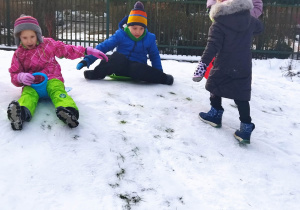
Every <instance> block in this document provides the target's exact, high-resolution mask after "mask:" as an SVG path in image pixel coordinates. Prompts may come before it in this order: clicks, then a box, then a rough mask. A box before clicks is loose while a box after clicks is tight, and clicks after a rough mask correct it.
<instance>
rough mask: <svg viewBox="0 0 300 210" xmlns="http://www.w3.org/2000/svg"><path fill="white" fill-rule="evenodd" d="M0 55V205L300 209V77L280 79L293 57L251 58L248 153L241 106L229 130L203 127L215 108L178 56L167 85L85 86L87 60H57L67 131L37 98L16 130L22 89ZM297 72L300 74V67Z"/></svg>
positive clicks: (228, 111) (228, 114)
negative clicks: (241, 140)
mask: <svg viewBox="0 0 300 210" xmlns="http://www.w3.org/2000/svg"><path fill="white" fill-rule="evenodd" d="M0 54H1V56H0V63H1V64H2V65H1V70H2V71H0V89H1V90H2V91H1V97H0V108H1V115H0V125H1V126H0V132H1V135H2V137H1V140H0V159H1V162H0V206H1V209H10V210H19V209H22V210H27V209H28V210H32V209H47V210H62V209H66V210H82V209H89V210H100V209H101V210H102V209H105V210H110V209H112V210H115V209H116V210H118V209H133V210H134V209H142V210H153V209H159V210H165V209H166V210H167V209H170V210H171V209H172V210H175V209H177V210H187V209H188V210H199V209H230V210H232V209H272V210H276V209H278V210H282V209H289V210H293V209H295V210H296V209H298V208H299V203H300V183H299V176H300V143H299V142H300V141H299V136H300V129H299V128H300V119H299V114H300V112H299V110H300V107H299V104H300V99H299V90H300V80H299V78H298V77H293V79H292V80H291V79H289V78H286V77H283V76H282V74H283V72H282V71H281V70H280V67H286V66H287V65H288V63H289V61H288V60H279V59H270V60H262V61H261V60H253V86H252V90H253V91H252V100H251V102H250V104H251V115H252V118H253V122H254V123H255V124H256V129H255V130H254V132H253V134H252V137H251V144H250V145H247V146H241V145H239V144H238V142H237V141H236V140H235V139H234V137H233V133H234V131H235V130H236V129H238V128H239V119H238V111H237V108H236V107H235V105H234V102H233V101H232V100H229V99H224V100H223V107H224V108H225V112H224V115H223V126H222V128H220V129H216V128H213V127H211V126H210V125H208V124H205V123H203V122H201V121H200V120H199V119H198V113H199V112H200V111H208V110H209V109H210V104H209V93H208V92H207V91H206V90H205V88H204V86H205V81H204V80H203V81H201V82H200V83H194V82H193V81H192V79H191V77H192V74H193V71H194V69H195V66H196V64H195V63H188V62H178V61H175V60H164V61H163V62H162V64H163V68H164V71H165V72H166V73H169V74H172V75H173V76H174V78H175V82H174V85H173V86H166V85H158V84H146V83H138V82H130V81H129V82H128V81H113V80H110V79H109V78H106V79H105V80H101V81H87V80H85V79H84V77H83V71H77V70H75V66H76V64H77V62H79V61H80V59H78V60H75V61H71V60H66V59H61V60H59V63H60V64H61V66H62V69H63V76H64V78H65V80H66V83H65V84H66V86H69V87H72V88H73V90H72V91H71V92H70V95H71V96H72V97H73V99H74V100H75V101H76V103H77V105H78V107H79V110H80V119H79V122H80V125H79V127H77V128H75V129H70V128H68V127H67V126H66V125H64V124H63V123H62V122H61V121H60V120H59V119H58V118H57V117H56V115H55V112H54V107H53V105H52V103H51V102H50V101H41V102H40V103H39V105H38V107H37V109H36V113H35V116H34V117H33V119H32V121H31V122H29V123H25V124H24V127H23V130H22V131H13V130H12V129H11V127H10V123H9V121H8V119H7V114H6V110H7V106H8V104H9V103H10V101H12V100H14V99H18V98H19V97H20V91H21V89H20V88H17V87H14V86H13V85H12V84H11V83H10V76H9V73H8V68H9V67H10V62H11V58H12V54H13V52H12V51H10V52H7V51H0ZM96 63H97V62H96ZM94 66H95V64H94ZM92 68H93V67H92ZM293 68H295V70H296V71H300V63H299V61H293Z"/></svg>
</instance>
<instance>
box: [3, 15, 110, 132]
mask: <svg viewBox="0 0 300 210" xmlns="http://www.w3.org/2000/svg"><path fill="white" fill-rule="evenodd" d="M14 37H15V42H16V44H17V46H18V49H17V50H16V51H15V53H14V55H13V58H12V63H11V67H10V68H9V72H10V76H11V82H12V83H13V84H14V85H15V86H17V87H23V89H22V94H21V98H20V99H19V100H17V101H16V100H14V101H12V102H11V103H10V104H9V106H8V110H7V115H8V119H9V120H10V121H11V126H12V129H13V130H21V129H22V126H23V122H24V121H30V120H31V117H32V116H33V115H34V111H35V108H36V106H37V103H38V100H39V98H40V96H39V94H38V93H37V92H36V90H35V89H34V88H33V87H31V85H32V84H33V83H40V82H42V81H43V80H44V77H42V76H36V77H35V76H33V75H32V74H33V73H36V72H41V73H44V74H46V75H47V77H48V79H49V80H48V82H47V86H46V91H47V94H48V96H49V98H50V99H51V100H52V102H53V104H54V106H55V111H56V115H57V117H58V118H59V119H60V120H62V121H63V122H64V123H66V124H67V125H68V126H69V127H71V128H75V127H77V126H78V124H79V123H78V118H79V111H78V107H77V106H76V104H75V102H74V101H73V99H72V98H71V97H70V96H69V95H68V94H67V92H66V91H65V87H64V79H63V76H62V74H61V68H60V65H59V64H58V62H57V61H56V60H55V56H56V57H65V58H68V59H76V58H80V57H83V56H84V55H85V54H88V55H94V56H95V57H98V58H100V59H105V60H107V57H106V56H105V54H103V53H102V52H101V51H98V50H96V49H93V48H92V47H88V48H84V47H82V46H72V45H66V44H64V43H63V42H60V41H55V40H53V39H52V38H43V37H42V31H41V28H40V26H39V23H38V21H37V20H36V19H35V18H33V17H31V16H25V15H21V17H20V18H18V19H17V20H16V21H15V25H14Z"/></svg>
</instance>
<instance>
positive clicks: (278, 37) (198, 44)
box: [0, 0, 300, 59]
mask: <svg viewBox="0 0 300 210" xmlns="http://www.w3.org/2000/svg"><path fill="white" fill-rule="evenodd" d="M135 2H136V1H135V0H134V1H133V0H52V1H49V0H31V1H27V0H0V11H1V13H0V26H1V33H0V48H5V49H8V48H12V49H15V48H16V46H14V39H13V35H12V34H13V24H14V21H15V20H16V18H18V17H19V16H20V15H21V14H27V15H32V16H34V17H36V18H37V19H38V21H39V23H40V25H41V27H42V31H43V34H44V36H50V37H53V38H55V39H58V40H61V41H63V42H65V43H68V44H74V45H83V46H93V45H94V46H95V45H97V44H98V43H100V42H102V41H103V40H105V39H107V38H108V37H109V36H110V35H112V34H113V33H114V32H115V31H116V30H117V29H118V23H119V21H120V20H121V19H122V18H123V17H124V16H125V15H128V13H129V12H130V10H131V9H132V8H133V5H134V3H135ZM142 2H143V3H144V6H145V10H146V12H147V14H148V30H149V31H150V32H152V33H154V34H156V37H157V43H158V47H159V50H160V53H162V54H173V55H196V56H200V55H202V52H203V50H204V48H205V46H206V41H207V32H208V29H209V26H210V24H211V20H210V19H209V17H208V14H207V12H206V0H197V1H189V0H151V1H149V0H148V1H142ZM263 2H264V14H263V15H262V16H261V17H260V19H261V20H262V21H263V22H264V25H265V31H264V33H263V34H262V35H260V36H258V37H255V38H254V42H253V46H252V48H253V57H255V58H273V57H276V58H288V57H292V58H294V59H299V58H300V55H299V49H300V46H299V44H298V43H299V35H300V0H263Z"/></svg>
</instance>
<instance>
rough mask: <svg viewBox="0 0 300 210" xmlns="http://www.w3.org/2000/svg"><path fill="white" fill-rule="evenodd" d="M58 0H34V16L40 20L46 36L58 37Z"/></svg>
mask: <svg viewBox="0 0 300 210" xmlns="http://www.w3.org/2000/svg"><path fill="white" fill-rule="evenodd" d="M55 9H56V0H33V16H34V17H35V18H36V19H37V20H38V22H39V24H40V27H41V29H42V33H43V36H44V37H51V38H53V39H56V27H55Z"/></svg>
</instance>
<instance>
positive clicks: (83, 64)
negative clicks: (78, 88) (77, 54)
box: [76, 60, 87, 70]
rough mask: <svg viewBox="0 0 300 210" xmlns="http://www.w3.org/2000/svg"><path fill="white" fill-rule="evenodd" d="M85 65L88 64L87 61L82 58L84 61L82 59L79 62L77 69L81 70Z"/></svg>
mask: <svg viewBox="0 0 300 210" xmlns="http://www.w3.org/2000/svg"><path fill="white" fill-rule="evenodd" d="M84 66H87V63H86V61H85V60H82V61H80V62H79V63H78V64H77V66H76V69H77V70H80V69H82V68H83V67H84Z"/></svg>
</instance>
